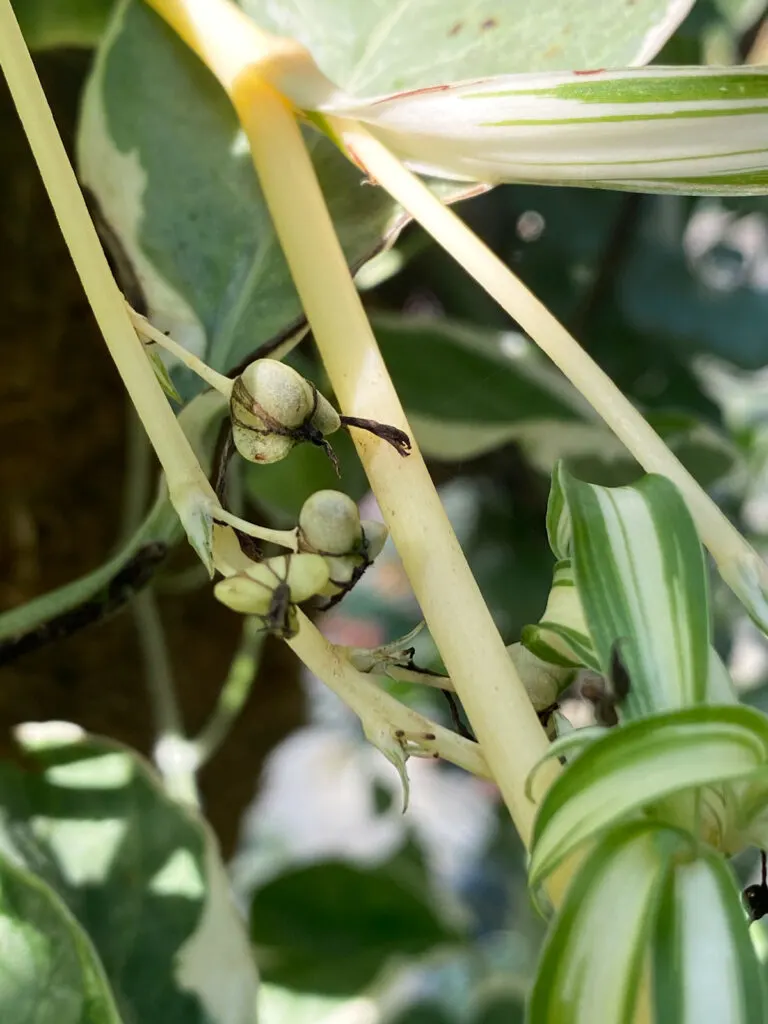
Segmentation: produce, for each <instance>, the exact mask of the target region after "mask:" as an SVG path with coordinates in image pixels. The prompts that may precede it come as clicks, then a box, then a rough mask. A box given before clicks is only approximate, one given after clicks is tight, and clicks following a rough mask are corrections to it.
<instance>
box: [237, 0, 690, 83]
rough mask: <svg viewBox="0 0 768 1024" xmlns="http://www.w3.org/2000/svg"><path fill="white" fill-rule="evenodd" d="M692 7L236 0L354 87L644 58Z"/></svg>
mask: <svg viewBox="0 0 768 1024" xmlns="http://www.w3.org/2000/svg"><path fill="white" fill-rule="evenodd" d="M691 6H692V0H650V2H649V3H648V4H644V5H643V6H642V9H638V8H636V7H635V6H634V5H632V6H629V7H628V6H627V5H626V4H625V3H621V2H618V0H610V2H608V0H606V2H603V3H600V4H595V3H594V2H592V0H570V2H568V0H550V2H549V3H548V4H547V6H546V7H539V6H537V5H532V4H530V3H528V2H527V0H506V3H504V4H503V5H501V6H500V5H499V4H498V3H497V2H496V0H476V2H475V3H473V4H472V5H471V6H469V5H467V4H466V3H465V2H464V0H447V2H446V0H410V2H409V0H405V2H403V3H400V4H398V5H397V6H395V7H393V6H392V4H391V3H389V0H370V2H368V3H366V4H358V3H356V2H355V0H340V2H339V0H337V2H335V3H328V2H327V0H305V2H304V3H303V4H302V5H301V6H300V7H299V6H296V5H295V4H285V5H281V6H280V7H276V6H275V5H274V4H273V3H271V2H270V0H245V2H244V3H243V7H244V8H245V10H246V11H248V13H249V14H251V15H252V16H253V18H254V19H255V20H256V21H257V22H258V23H259V24H260V25H261V26H263V27H264V28H267V29H271V30H272V31H274V32H279V33H280V34H281V35H288V36H291V37H292V38H294V39H298V40H299V41H300V42H302V43H304V45H305V46H306V47H307V48H308V49H309V50H310V52H311V53H312V56H313V57H314V58H315V60H316V61H317V63H318V64H319V65H320V67H321V69H322V70H323V71H324V72H325V74H326V75H328V77H329V78H331V79H332V81H334V82H335V83H336V84H337V85H339V86H341V87H342V88H343V89H346V90H347V91H348V92H353V93H355V94H356V95H358V96H365V95H367V96H372V95H374V94H377V93H384V92H391V91H392V90H394V89H415V88H418V87H420V86H423V85H432V84H435V83H440V82H450V81H457V80H458V79H461V78H476V77H477V76H478V75H483V76H485V75H496V74H502V73H504V72H507V73H509V72H519V71H541V70H545V69H546V70H553V69H558V68H569V67H581V68H588V67H606V66H610V67H616V66H617V65H622V64H644V63H646V61H648V60H650V59H651V57H653V56H654V55H655V54H656V53H657V52H658V50H659V48H660V47H661V45H662V44H663V42H664V41H665V40H666V39H667V38H668V37H669V36H670V35H671V34H672V32H673V31H674V30H675V28H676V27H677V26H678V25H679V24H680V22H681V21H682V19H683V18H684V17H685V15H686V14H687V13H688V11H689V9H690V8H691ZM341 24H343V26H344V31H343V32H340V31H339V26H340V25H341Z"/></svg>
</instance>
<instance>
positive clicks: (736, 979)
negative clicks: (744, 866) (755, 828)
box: [653, 848, 768, 1024]
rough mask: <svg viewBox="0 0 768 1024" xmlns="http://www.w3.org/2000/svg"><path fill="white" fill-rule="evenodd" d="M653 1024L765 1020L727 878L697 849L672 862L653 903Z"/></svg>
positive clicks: (758, 981) (754, 963)
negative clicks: (692, 856) (689, 857)
mask: <svg viewBox="0 0 768 1024" xmlns="http://www.w3.org/2000/svg"><path fill="white" fill-rule="evenodd" d="M653 998H654V1020H655V1022H656V1024H701V1022H702V1021H717V1022H718V1024H741V1022H743V1024H751V1022H752V1021H763V1020H765V1017H766V1010H767V1009H768V1003H767V1002H766V993H765V983H764V980H763V969H762V967H761V965H760V964H759V962H758V960H757V957H756V955H755V949H754V946H753V945H752V942H751V941H750V938H749V931H748V928H747V922H746V921H745V919H744V908H743V906H742V902H741V898H740V894H739V891H738V889H737V888H736V886H735V884H734V878H733V874H732V872H731V871H730V869H729V868H728V865H727V864H726V863H725V862H724V861H723V859H722V857H720V856H718V855H717V854H716V853H713V852H711V851H708V850H707V849H706V848H704V849H702V850H701V851H700V852H699V854H698V857H697V859H696V860H694V861H688V862H685V861H683V862H677V863H674V864H673V868H672V871H671V872H670V873H669V876H668V878H667V880H666V883H665V885H664V888H663V891H662V893H661V897H660V900H659V907H658V917H657V920H656V928H655V932H654V936H653Z"/></svg>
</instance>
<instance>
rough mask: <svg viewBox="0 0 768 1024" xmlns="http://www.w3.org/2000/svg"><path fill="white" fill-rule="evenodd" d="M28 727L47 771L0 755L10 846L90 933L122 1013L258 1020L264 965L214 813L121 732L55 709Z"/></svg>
mask: <svg viewBox="0 0 768 1024" xmlns="http://www.w3.org/2000/svg"><path fill="white" fill-rule="evenodd" d="M19 736H20V740H21V743H22V746H23V747H24V749H25V750H26V752H27V753H28V754H30V755H31V756H32V757H33V758H34V760H35V761H36V762H37V764H36V768H37V770H36V771H34V772H26V771H21V770H20V769H18V768H16V767H14V766H11V765H9V764H4V765H2V769H1V770H0V845H1V846H2V848H3V849H4V850H5V851H6V852H7V853H8V854H9V856H11V857H12V858H14V859H15V860H17V861H18V862H19V863H21V864H23V865H24V866H25V867H26V868H27V869H28V870H31V871H34V872H35V873H36V874H37V875H39V876H40V877H41V879H43V880H44V881H45V882H46V883H47V884H48V885H50V886H51V887H52V889H54V890H55V891H56V893H57V894H58V895H59V896H60V897H61V899H62V900H63V901H64V903H65V904H66V905H67V907H68V908H69V910H70V911H71V912H72V914H73V915H74V917H75V918H76V919H77V921H78V922H79V924H80V925H81V926H82V928H83V929H84V930H85V932H86V933H87V934H88V936H89V938H90V941H91V942H92V943H93V945H94V947H95V948H96V950H97V952H98V954H99V957H100V959H101V962H102V964H103V966H104V971H105V973H106V976H107V978H108V979H109V981H110V983H111V985H112V989H113V991H114V995H115V1000H116V1003H117V1006H118V1008H119V1010H120V1013H121V1014H122V1016H123V1018H124V1020H125V1021H126V1022H128V1021H134V1020H135V1021H142V1022H146V1024H154V1022H158V1024H160V1022H162V1024H176V1022H178V1024H196V1022H199V1024H252V1021H253V1013H254V1006H255V1000H256V976H255V969H254V966H253V961H252V958H251V954H250V949H249V946H248V941H247V937H246V935H245V932H244V929H243V926H242V924H241V922H240V920H239V917H238V915H237V912H236V911H235V909H234V906H233V904H232V903H231V898H230V894H229V891H228V886H227V881H226V876H225V874H224V870H223V867H222V865H221V862H220V860H219V855H218V851H217V849H216V844H215V840H214V839H213V837H212V835H211V834H210V833H209V831H208V829H207V828H206V826H205V825H204V823H203V822H202V821H201V820H200V819H198V818H197V817H196V816H195V815H194V814H193V813H192V812H190V811H187V810H186V809H183V808H182V807H180V806H179V805H178V804H176V803H174V802H173V801H172V800H171V799H170V798H169V797H168V796H166V795H165V793H164V792H163V791H162V789H161V787H160V785H159V783H158V781H157V780H156V778H155V777H154V774H153V773H152V771H151V770H150V769H149V767H148V766H145V765H144V764H143V763H142V762H141V761H140V760H139V758H138V757H137V756H136V755H134V754H133V753H131V752H130V751H128V750H126V749H125V748H123V747H120V746H119V745H118V744H116V743H111V742H108V741H106V740H100V739H95V738H91V737H87V736H86V735H85V734H84V733H83V732H82V731H81V730H80V729H78V728H77V727H76V726H73V725H67V724H66V723H57V722H50V723H43V724H34V725H33V724H29V725H25V726H22V727H21V728H20V730H19ZM3 1019H4V1020H5V1019H8V1020H11V1019H18V1018H12V1017H9V1018H5V1017H3Z"/></svg>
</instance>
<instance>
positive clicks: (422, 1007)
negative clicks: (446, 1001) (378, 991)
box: [386, 1002, 456, 1024]
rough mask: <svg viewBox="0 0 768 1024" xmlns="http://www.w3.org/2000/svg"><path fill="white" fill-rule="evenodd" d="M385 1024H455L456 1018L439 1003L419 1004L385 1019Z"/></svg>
mask: <svg viewBox="0 0 768 1024" xmlns="http://www.w3.org/2000/svg"><path fill="white" fill-rule="evenodd" d="M386 1024H456V1018H455V1017H454V1016H453V1015H452V1014H449V1013H448V1012H447V1010H445V1009H444V1008H443V1007H442V1006H441V1005H440V1003H433V1002H420V1003H414V1004H413V1005H412V1006H409V1007H407V1008H406V1009H405V1010H401V1011H400V1013H397V1014H395V1016H394V1017H392V1018H391V1019H390V1018H387V1022H386Z"/></svg>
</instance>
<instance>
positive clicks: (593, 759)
mask: <svg viewBox="0 0 768 1024" xmlns="http://www.w3.org/2000/svg"><path fill="white" fill-rule="evenodd" d="M767 762H768V719H767V718H766V717H765V716H764V715H761V714H760V713H759V712H756V711H753V710H752V709H751V708H746V707H698V708H686V709H683V710H680V711H673V712H668V713H667V714H658V715H652V716H650V717H647V718H642V719H639V720H636V721H634V722H628V723H626V724H625V725H622V726H621V727H620V728H618V729H611V730H610V731H609V732H608V734H607V735H606V736H604V737H603V738H602V739H598V740H595V741H594V742H592V743H591V744H590V745H589V746H588V747H587V748H586V750H584V751H583V753H581V754H580V755H579V756H578V757H577V758H576V760H575V761H574V762H573V763H572V764H571V765H569V766H568V768H566V770H565V771H564V772H563V773H562V775H560V776H559V777H558V778H557V779H556V780H555V782H554V783H553V784H552V786H551V787H550V789H549V790H548V791H547V794H546V796H545V797H544V800H543V802H542V804H541V806H540V807H539V810H538V814H537V816H536V821H535V824H534V830H533V843H532V848H531V864H530V869H529V883H530V885H531V886H532V887H533V888H536V887H537V886H538V885H539V884H540V883H541V882H542V881H543V880H544V879H545V878H546V877H547V875H549V874H550V873H551V872H552V871H553V870H554V868H556V867H557V865H558V864H559V863H561V862H562V861H563V860H564V859H565V858H566V857H568V856H569V854H570V853H572V852H573V851H574V850H575V849H576V848H577V847H578V846H580V845H581V844H582V843H584V842H585V841H586V840H587V839H589V838H591V837H593V836H594V835H596V834H598V833H599V832H601V831H603V830H604V829H606V828H607V827H608V826H609V825H612V824H613V823H614V822H616V821H618V820H620V819H621V818H624V817H627V816H628V815H631V814H637V813H638V812H640V811H641V810H642V809H643V808H644V807H646V806H647V805H649V804H652V803H653V802H654V801H658V800H661V799H662V798H664V797H667V796H669V795H671V794H673V793H678V792H680V791H682V790H686V789H690V788H693V787H696V786H705V785H707V784H712V783H717V782H727V781H729V780H733V779H739V778H741V777H743V776H746V775H749V774H750V773H752V772H755V771H756V770H757V769H759V768H762V767H764V766H765V765H766V763H767Z"/></svg>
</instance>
